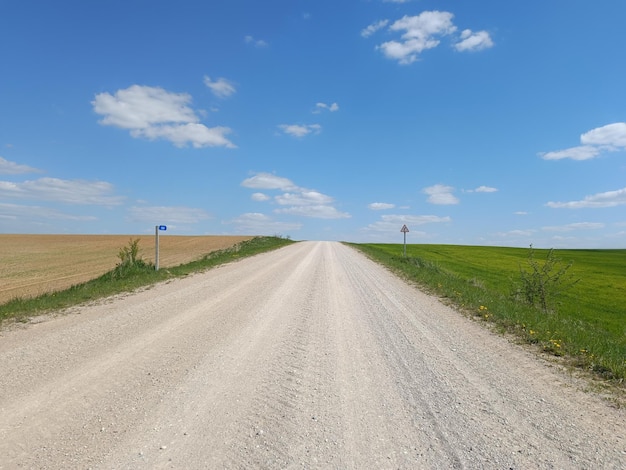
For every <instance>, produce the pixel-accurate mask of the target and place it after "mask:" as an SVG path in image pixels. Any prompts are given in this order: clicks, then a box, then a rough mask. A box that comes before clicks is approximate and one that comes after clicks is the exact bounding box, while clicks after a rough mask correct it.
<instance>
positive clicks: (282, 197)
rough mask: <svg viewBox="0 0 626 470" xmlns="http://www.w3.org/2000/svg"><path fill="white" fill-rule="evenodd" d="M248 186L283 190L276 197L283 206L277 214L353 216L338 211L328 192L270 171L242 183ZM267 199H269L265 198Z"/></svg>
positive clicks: (319, 216) (327, 216)
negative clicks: (304, 185)
mask: <svg viewBox="0 0 626 470" xmlns="http://www.w3.org/2000/svg"><path fill="white" fill-rule="evenodd" d="M241 185H242V186H244V187H246V188H253V189H266V190H267V189H278V190H280V191H282V192H283V193H282V194H279V195H277V196H275V197H274V200H275V201H276V203H277V204H278V205H280V206H288V207H283V208H281V209H276V210H275V211H274V212H275V213H277V214H289V215H300V216H304V217H315V218H319V219H340V218H348V217H351V216H350V214H348V213H345V212H340V211H338V210H337V209H336V208H335V207H334V206H333V205H332V203H333V202H334V199H333V198H332V197H330V196H328V195H326V194H322V193H320V192H319V191H315V190H312V189H307V188H302V187H300V186H297V185H295V184H294V183H293V182H292V181H291V180H289V179H287V178H282V177H280V176H276V175H272V174H270V173H259V174H257V175H254V176H252V177H250V178H247V179H246V180H244V181H243V182H242V183H241ZM264 200H267V199H264Z"/></svg>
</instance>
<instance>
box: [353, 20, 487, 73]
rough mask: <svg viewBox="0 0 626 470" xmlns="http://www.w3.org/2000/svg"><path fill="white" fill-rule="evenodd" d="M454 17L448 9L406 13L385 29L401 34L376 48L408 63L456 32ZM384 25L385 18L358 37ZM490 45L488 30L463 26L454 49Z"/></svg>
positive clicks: (368, 34) (390, 57) (388, 55)
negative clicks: (409, 14)
mask: <svg viewBox="0 0 626 470" xmlns="http://www.w3.org/2000/svg"><path fill="white" fill-rule="evenodd" d="M453 18H454V15H453V14H452V13H450V12H447V11H423V12H422V13H420V14H419V15H416V16H408V15H405V16H404V17H402V18H400V19H399V20H397V21H394V22H393V23H391V25H390V26H389V28H388V30H389V31H390V32H391V33H400V38H399V39H395V40H391V41H386V42H383V43H382V44H380V45H379V46H377V49H379V50H381V51H382V52H383V54H384V55H385V56H386V57H387V58H389V59H392V60H397V61H398V62H399V63H400V64H404V65H406V64H411V63H413V62H415V61H416V60H418V59H419V56H420V54H421V53H422V52H424V51H426V50H428V49H433V48H435V47H437V46H439V44H440V43H441V38H443V37H445V36H454V35H455V33H456V32H457V30H458V28H457V27H456V25H455V24H454V22H453ZM387 25H388V20H381V21H378V22H376V23H373V24H371V25H369V26H368V27H366V28H365V29H363V30H362V31H361V36H363V37H369V36H371V35H373V34H374V33H376V32H377V31H378V30H380V29H383V28H385V27H387ZM493 45H494V43H493V40H492V39H491V36H490V35H489V33H488V32H487V31H479V32H473V31H472V30H470V29H465V30H463V32H462V33H461V34H460V37H459V39H458V40H457V42H456V43H455V45H454V47H455V48H456V50H457V51H460V52H464V51H477V50H481V49H487V48H489V47H493Z"/></svg>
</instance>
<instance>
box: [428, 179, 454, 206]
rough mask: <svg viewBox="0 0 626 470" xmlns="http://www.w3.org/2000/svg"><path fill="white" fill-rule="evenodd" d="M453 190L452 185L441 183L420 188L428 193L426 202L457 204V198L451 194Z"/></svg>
mask: <svg viewBox="0 0 626 470" xmlns="http://www.w3.org/2000/svg"><path fill="white" fill-rule="evenodd" d="M453 191H454V188H453V187H452V186H446V185H443V184H436V185H434V186H429V187H428V188H424V189H423V190H422V192H423V193H425V194H428V202H430V203H431V204H437V205H452V204H458V203H459V200H458V198H457V197H456V196H454V194H452V192H453Z"/></svg>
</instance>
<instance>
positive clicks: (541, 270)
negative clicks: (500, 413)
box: [513, 245, 580, 313]
mask: <svg viewBox="0 0 626 470" xmlns="http://www.w3.org/2000/svg"><path fill="white" fill-rule="evenodd" d="M527 262H528V266H529V268H530V269H529V270H526V269H523V268H522V267H521V265H520V280H521V284H520V285H518V286H514V291H513V296H514V297H515V299H517V300H523V301H525V302H527V303H528V304H529V305H532V306H538V307H539V308H541V310H542V311H543V312H544V313H546V312H548V311H551V310H554V309H556V305H557V303H558V297H559V296H560V294H561V293H562V292H563V291H564V290H566V289H569V288H570V287H573V286H574V285H575V284H577V283H578V282H579V280H580V279H573V278H572V277H571V276H568V275H567V272H568V271H569V269H570V268H571V267H572V265H573V264H574V263H573V262H572V261H570V262H569V263H568V264H564V263H563V261H562V260H561V259H559V258H557V257H556V255H555V254H554V249H550V250H548V252H547V254H546V259H545V261H544V262H543V263H540V262H539V261H537V260H536V259H535V250H534V249H533V246H532V245H530V249H529V251H528V259H527Z"/></svg>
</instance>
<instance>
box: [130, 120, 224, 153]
mask: <svg viewBox="0 0 626 470" xmlns="http://www.w3.org/2000/svg"><path fill="white" fill-rule="evenodd" d="M230 132H231V130H230V129H229V128H228V127H212V128H208V127H206V126H205V125H204V124H198V123H193V122H190V123H188V124H183V125H175V126H168V125H164V126H152V127H147V128H145V129H133V130H132V131H131V132H130V134H131V135H132V136H133V137H145V138H147V139H149V140H156V139H158V138H164V139H166V140H169V141H170V142H172V143H173V144H174V145H176V146H177V147H184V146H185V145H187V144H188V143H190V144H191V145H192V146H193V147H194V148H202V147H228V148H235V145H233V143H232V142H231V141H229V140H228V139H227V138H226V137H225V135H226V134H229V133H230Z"/></svg>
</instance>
